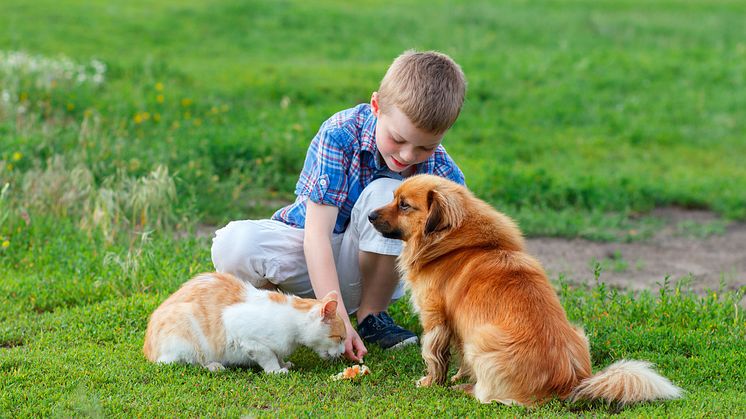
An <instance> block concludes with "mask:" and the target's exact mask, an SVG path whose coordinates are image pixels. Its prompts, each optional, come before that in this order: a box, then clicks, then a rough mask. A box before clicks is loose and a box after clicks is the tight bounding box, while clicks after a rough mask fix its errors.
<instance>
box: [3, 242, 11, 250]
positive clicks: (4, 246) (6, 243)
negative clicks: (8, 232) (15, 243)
mask: <svg viewBox="0 0 746 419" xmlns="http://www.w3.org/2000/svg"><path fill="white" fill-rule="evenodd" d="M9 246H10V241H9V240H5V241H3V249H7V248H8V247H9Z"/></svg>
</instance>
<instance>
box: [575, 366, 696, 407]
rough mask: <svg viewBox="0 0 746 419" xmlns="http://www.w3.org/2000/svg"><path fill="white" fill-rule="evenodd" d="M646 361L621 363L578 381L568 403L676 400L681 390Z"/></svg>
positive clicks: (626, 402) (623, 402) (681, 392)
mask: <svg viewBox="0 0 746 419" xmlns="http://www.w3.org/2000/svg"><path fill="white" fill-rule="evenodd" d="M652 367H653V365H652V364H651V363H650V362H645V361H634V360H624V359H623V360H621V361H617V362H615V363H613V364H611V365H609V366H608V367H606V368H605V369H603V370H601V371H599V372H597V373H596V374H595V375H593V376H591V377H588V378H586V379H585V380H583V381H581V382H580V384H578V386H577V387H575V389H574V390H573V391H572V393H571V394H570V397H569V400H571V401H576V400H594V399H604V400H606V401H607V402H618V403H621V404H628V403H636V402H644V401H650V400H658V399H678V398H680V397H681V396H682V394H683V390H682V389H680V388H679V387H676V386H675V385H674V384H672V383H671V381H669V380H668V379H667V378H666V377H663V376H662V375H660V374H658V373H657V372H655V370H653V368H652Z"/></svg>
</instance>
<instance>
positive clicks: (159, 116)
mask: <svg viewBox="0 0 746 419" xmlns="http://www.w3.org/2000/svg"><path fill="white" fill-rule="evenodd" d="M153 121H154V122H160V121H161V114H159V113H158V112H156V113H154V114H153Z"/></svg>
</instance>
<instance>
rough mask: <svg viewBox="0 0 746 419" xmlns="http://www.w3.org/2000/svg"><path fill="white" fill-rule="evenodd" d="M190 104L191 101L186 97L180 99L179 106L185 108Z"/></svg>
mask: <svg viewBox="0 0 746 419" xmlns="http://www.w3.org/2000/svg"><path fill="white" fill-rule="evenodd" d="M191 104H192V99H189V98H188V97H185V98H184V99H181V106H183V107H185V108H186V107H187V106H191Z"/></svg>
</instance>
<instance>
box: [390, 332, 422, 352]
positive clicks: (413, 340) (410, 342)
mask: <svg viewBox="0 0 746 419" xmlns="http://www.w3.org/2000/svg"><path fill="white" fill-rule="evenodd" d="M419 341H420V340H419V339H418V338H417V336H412V337H411V338H407V339H404V340H403V341H401V342H399V343H397V344H396V345H394V346H392V347H390V348H388V349H386V350H387V351H389V350H391V349H399V348H403V347H405V346H409V345H416V344H417V343H419Z"/></svg>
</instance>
